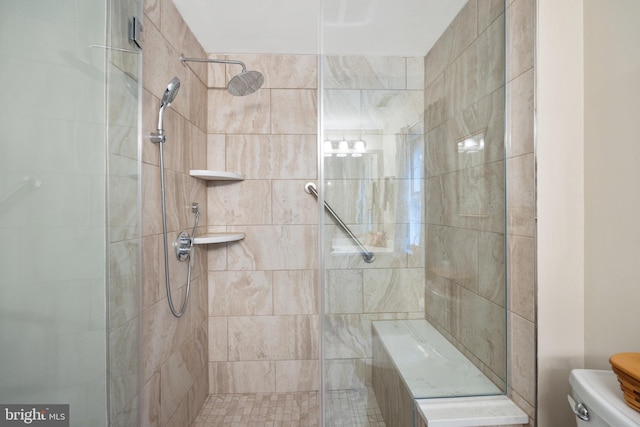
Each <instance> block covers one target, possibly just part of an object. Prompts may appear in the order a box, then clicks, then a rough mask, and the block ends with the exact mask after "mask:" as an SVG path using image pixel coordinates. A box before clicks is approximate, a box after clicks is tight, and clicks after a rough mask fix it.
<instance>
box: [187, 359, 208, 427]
mask: <svg viewBox="0 0 640 427" xmlns="http://www.w3.org/2000/svg"><path fill="white" fill-rule="evenodd" d="M208 397H209V364H208V363H206V364H205V366H204V367H203V369H202V373H201V374H200V375H197V376H196V379H195V381H194V383H193V386H192V387H191V390H190V391H189V396H188V399H189V425H193V423H194V422H195V419H196V417H197V416H198V414H199V413H200V410H201V409H202V407H203V405H204V403H205V402H206V400H207V398H208Z"/></svg>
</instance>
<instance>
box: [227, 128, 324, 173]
mask: <svg viewBox="0 0 640 427" xmlns="http://www.w3.org/2000/svg"><path fill="white" fill-rule="evenodd" d="M226 152H227V164H226V169H227V170H229V171H234V172H237V173H241V174H243V175H245V177H246V178H247V179H316V177H317V173H316V170H317V154H316V137H315V135H271V136H267V135H227V144H226Z"/></svg>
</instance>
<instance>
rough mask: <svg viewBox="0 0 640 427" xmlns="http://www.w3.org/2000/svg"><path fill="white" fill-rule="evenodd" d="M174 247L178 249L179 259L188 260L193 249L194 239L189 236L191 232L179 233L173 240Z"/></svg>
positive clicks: (177, 255) (177, 256)
mask: <svg viewBox="0 0 640 427" xmlns="http://www.w3.org/2000/svg"><path fill="white" fill-rule="evenodd" d="M173 247H174V248H175V250H176V258H178V261H186V260H187V258H189V257H190V256H191V250H192V249H193V239H192V238H191V236H189V233H187V232H186V231H183V232H182V233H180V234H179V235H178V238H177V239H176V241H175V242H173Z"/></svg>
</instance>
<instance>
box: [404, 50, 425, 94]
mask: <svg viewBox="0 0 640 427" xmlns="http://www.w3.org/2000/svg"><path fill="white" fill-rule="evenodd" d="M406 60H407V89H408V90H423V89H424V57H422V56H420V57H415V58H411V57H409V58H406Z"/></svg>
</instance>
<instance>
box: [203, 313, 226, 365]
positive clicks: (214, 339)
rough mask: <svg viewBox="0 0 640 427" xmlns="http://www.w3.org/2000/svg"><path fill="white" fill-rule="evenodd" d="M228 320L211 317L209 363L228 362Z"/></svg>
mask: <svg viewBox="0 0 640 427" xmlns="http://www.w3.org/2000/svg"><path fill="white" fill-rule="evenodd" d="M227 336H228V334H227V318H226V317H209V338H208V339H209V361H210V362H225V361H227V353H228V345H227Z"/></svg>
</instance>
